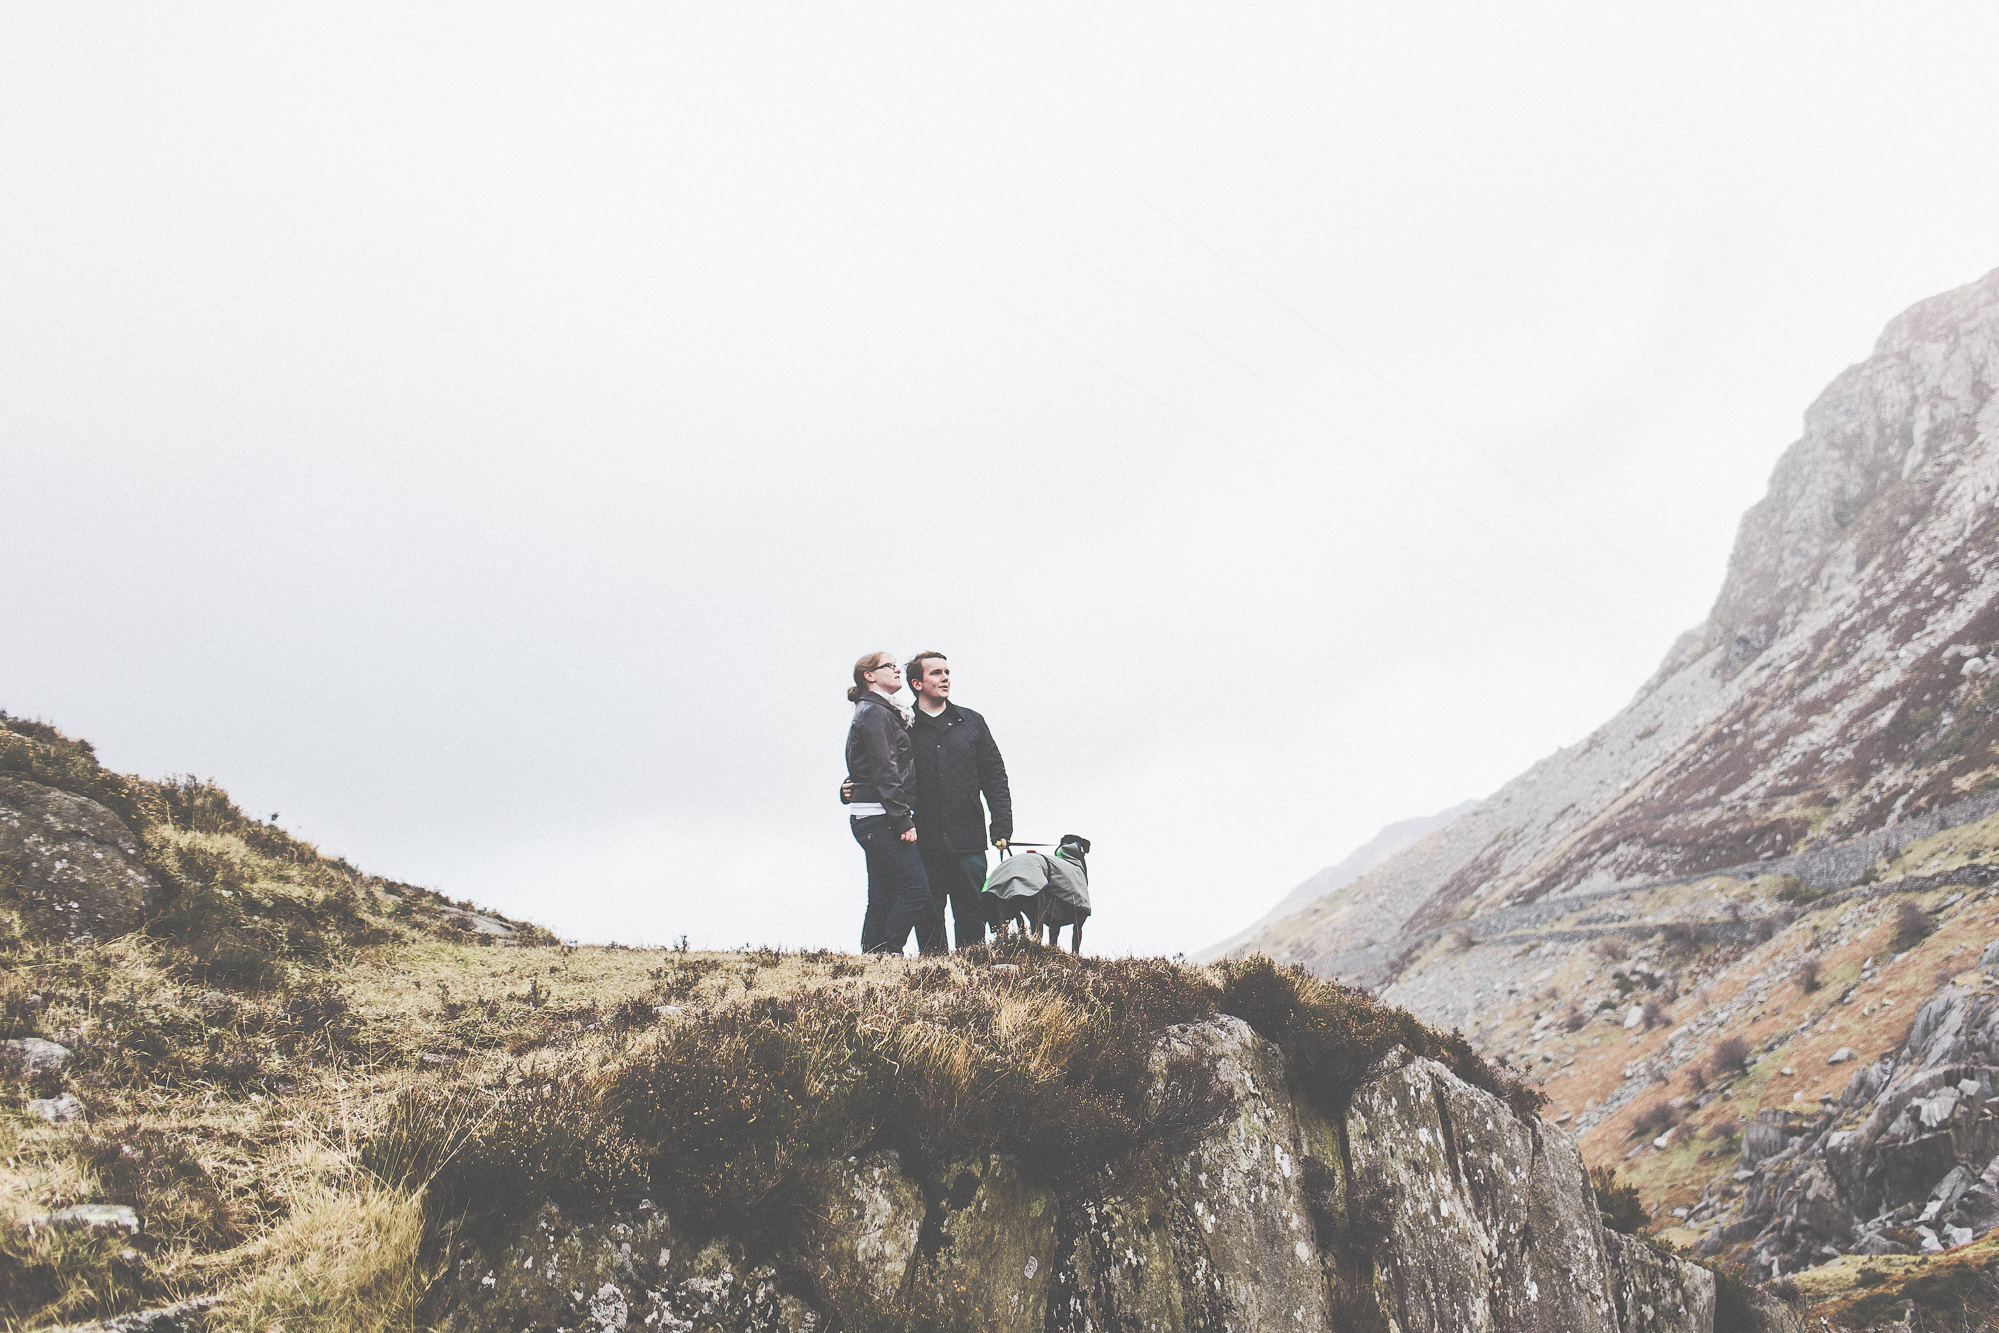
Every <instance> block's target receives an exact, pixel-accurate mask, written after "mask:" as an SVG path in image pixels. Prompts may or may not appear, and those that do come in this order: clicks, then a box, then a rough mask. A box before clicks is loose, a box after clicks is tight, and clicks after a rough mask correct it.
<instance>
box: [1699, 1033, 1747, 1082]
mask: <svg viewBox="0 0 1999 1333" xmlns="http://www.w3.org/2000/svg"><path fill="white" fill-rule="evenodd" d="M1749 1054H1750V1051H1749V1042H1748V1041H1747V1040H1745V1039H1744V1038H1742V1037H1734V1036H1730V1037H1723V1038H1722V1039H1721V1040H1720V1041H1718V1042H1716V1043H1715V1044H1714V1049H1713V1050H1711V1051H1709V1052H1708V1057H1707V1072H1708V1077H1709V1078H1719V1079H1732V1078H1734V1077H1735V1076H1736V1075H1737V1074H1740V1073H1741V1072H1742V1067H1743V1066H1744V1065H1745V1064H1747V1063H1748V1061H1749Z"/></svg>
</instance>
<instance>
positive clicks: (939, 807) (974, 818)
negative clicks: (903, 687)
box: [904, 652, 1013, 953]
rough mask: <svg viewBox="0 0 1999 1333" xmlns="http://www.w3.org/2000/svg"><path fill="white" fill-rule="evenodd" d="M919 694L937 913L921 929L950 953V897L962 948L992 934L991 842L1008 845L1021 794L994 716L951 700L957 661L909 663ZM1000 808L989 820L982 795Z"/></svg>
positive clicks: (927, 851) (919, 824)
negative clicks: (986, 903) (1011, 779)
mask: <svg viewBox="0 0 1999 1333" xmlns="http://www.w3.org/2000/svg"><path fill="white" fill-rule="evenodd" d="M904 675H905V677H906V678H907V679H908V681H909V687H910V689H911V690H913V691H914V692H915V694H916V712H915V714H914V716H913V718H912V720H911V722H910V727H909V742H910V748H911V749H912V750H914V751H915V758H916V798H915V801H914V802H913V808H914V809H915V812H916V850H917V852H918V854H919V855H921V856H922V858H923V869H924V872H925V873H926V874H927V875H928V877H929V879H930V897H931V901H932V902H933V903H935V904H936V909H937V910H936V913H935V914H934V916H933V917H932V918H931V920H930V922H929V923H928V926H927V929H928V930H929V931H930V937H929V938H928V939H925V938H924V936H923V930H924V928H921V927H920V928H919V929H918V931H917V943H918V946H919V947H920V948H922V950H923V951H924V952H925V953H942V952H944V951H945V950H946V949H948V948H949V947H950V946H949V945H948V943H947V942H946V940H945V938H944V904H945V902H946V900H948V901H949V902H950V904H951V916H952V919H953V920H954V921H955V922H956V925H957V938H958V947H959V948H960V949H964V948H968V947H969V946H971V945H974V944H978V943H980V942H982V941H983V940H984V939H985V937H986V918H985V913H984V912H983V911H982V910H980V906H979V890H980V889H982V888H984V887H985V883H986V844H987V842H988V841H990V842H991V844H992V845H993V846H995V847H997V848H999V849H1000V850H1001V851H1002V852H1004V851H1005V850H1006V845H1007V843H1008V842H1009V841H1010V840H1011V839H1012V837H1013V794H1012V792H1011V791H1009V790H1008V789H1007V783H1006V761H1005V760H1004V759H1002V758H1000V752H999V746H997V745H995V744H993V734H992V731H991V730H990V729H988V728H987V726H986V720H985V719H984V718H983V717H981V716H979V715H978V714H977V713H974V712H973V711H972V710H971V709H969V708H961V707H959V706H958V705H957V704H954V703H952V702H951V663H950V662H949V661H947V660H946V659H945V657H944V654H942V653H936V652H926V653H918V654H917V655H916V656H915V657H913V658H911V659H910V661H909V665H908V666H907V667H906V668H905V669H904ZM982 795H983V796H984V797H985V803H986V806H987V807H989V808H990V809H991V811H992V823H991V825H990V826H988V825H987V822H986V817H985V811H983V810H981V809H980V807H979V798H980V796H982Z"/></svg>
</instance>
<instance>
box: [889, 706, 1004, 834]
mask: <svg viewBox="0 0 1999 1333" xmlns="http://www.w3.org/2000/svg"><path fill="white" fill-rule="evenodd" d="M909 741H910V749H912V750H913V751H915V756H916V784H915V785H916V793H915V794H916V800H915V802H914V804H915V807H916V836H917V837H918V838H919V839H921V840H922V841H923V842H926V843H928V844H929V845H931V846H932V847H935V846H936V845H937V843H938V842H940V841H941V842H942V843H943V844H944V845H945V846H946V847H949V848H950V849H951V850H952V851H954V852H983V851H984V850H985V849H986V844H987V842H989V841H990V842H998V841H1001V840H1003V839H1004V840H1006V841H1011V840H1012V839H1013V793H1012V792H1010V791H1008V790H1007V785H1006V761H1005V760H1004V759H1001V758H1000V752H999V746H997V745H994V744H993V734H992V732H991V731H990V730H988V729H987V727H986V720H985V719H984V718H983V717H980V716H979V715H978V714H977V713H974V712H973V711H972V710H971V709H969V708H960V707H958V705H956V704H953V703H947V704H945V705H944V711H943V712H941V713H939V714H937V716H935V717H932V716H931V715H930V714H928V713H926V712H924V711H923V710H922V709H921V708H918V709H917V710H916V716H915V718H914V719H913V720H912V721H911V722H910V725H909ZM981 792H983V793H984V794H985V798H986V804H987V805H988V806H990V807H992V812H993V822H992V827H991V828H990V829H988V828H987V827H986V821H985V815H984V812H983V811H981V810H980V809H979V795H980V793H981ZM854 799H855V800H857V801H858V800H860V799H861V798H860V796H859V795H858V794H856V795H855V797H854Z"/></svg>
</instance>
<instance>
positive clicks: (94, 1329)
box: [50, 1296, 221, 1333]
mask: <svg viewBox="0 0 1999 1333" xmlns="http://www.w3.org/2000/svg"><path fill="white" fill-rule="evenodd" d="M219 1304H221V1298H220V1297H217V1296H197V1297H196V1298H195V1299H193V1300H191V1301H180V1302H178V1303H176V1304H173V1305H163V1306H160V1307H159V1308H157V1309H153V1310H134V1311H133V1312H132V1313H131V1314H121V1315H118V1316H117V1317H116V1318H112V1319H103V1320H98V1321H97V1322H95V1323H89V1324H72V1325H69V1326H68V1327H66V1328H58V1329H52V1330H50V1333H202V1331H203V1330H204V1329H206V1328H207V1327H208V1312H209V1311H210V1310H212V1309H214V1308H215V1307H216V1306H217V1305H219Z"/></svg>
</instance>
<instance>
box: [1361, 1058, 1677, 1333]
mask: <svg viewBox="0 0 1999 1333" xmlns="http://www.w3.org/2000/svg"><path fill="white" fill-rule="evenodd" d="M1347 1138H1348V1143H1349V1145H1350V1150H1351V1153H1352V1158H1353V1176H1354V1181H1355V1185H1354V1187H1353V1188H1354V1189H1355V1190H1361V1189H1374V1190H1377V1191H1379V1192H1380V1193H1381V1194H1382V1195H1383V1196H1384V1197H1385V1200H1386V1205H1387V1214H1388V1226H1387V1234H1386V1236H1385V1237H1384V1238H1383V1239H1382V1240H1381V1242H1380V1243H1379V1244H1378V1245H1377V1246H1376V1248H1375V1253H1374V1260H1373V1266H1374V1273H1375V1276H1374V1283H1373V1285H1374V1292H1375V1296H1376V1300H1377V1303H1378V1305H1379V1308H1380V1310H1381V1312H1382V1314H1383V1315H1385V1316H1386V1317H1387V1318H1388V1319H1389V1320H1391V1321H1392V1322H1393V1326H1394V1327H1397V1328H1399V1329H1402V1330H1404V1331H1405V1333H1457V1331H1459V1330H1462V1331H1463V1333H1485V1331H1486V1330H1490V1331H1491V1333H1516V1331H1518V1333H1528V1331H1529V1330H1545V1331H1546V1333H1557V1331H1558V1330H1559V1331H1560V1333H1599V1331H1600V1333H1613V1330H1622V1329H1625V1328H1627V1327H1630V1328H1642V1329H1645V1330H1648V1331H1650V1330H1667V1329H1671V1330H1686V1333H1705V1329H1706V1328H1708V1327H1710V1326H1711V1324H1712V1309H1713V1301H1714V1278H1713V1276H1712V1275H1711V1274H1709V1273H1708V1272H1707V1271H1706V1270H1705V1269H1702V1268H1699V1267H1698V1266H1696V1265H1694V1264H1690V1263H1687V1262H1686V1261H1685V1260H1682V1259H1678V1258H1675V1257H1673V1256H1670V1255H1665V1254H1660V1253H1658V1252H1656V1251H1652V1250H1651V1249H1650V1248H1649V1247H1644V1248H1645V1253H1644V1254H1642V1255H1640V1254H1638V1253H1637V1252H1636V1251H1633V1250H1631V1248H1630V1246H1629V1245H1627V1244H1626V1242H1625V1241H1624V1240H1623V1239H1622V1238H1619V1239H1614V1240H1613V1239H1609V1238H1608V1237H1607V1234H1606V1231H1605V1228H1604V1226H1603V1223H1602V1219H1601V1218H1600V1217H1599V1215H1598V1213H1597V1209H1596V1199H1595V1195H1594V1193H1593V1192H1592V1190H1591V1188H1590V1183H1589V1176H1588V1172H1587V1171H1586V1170H1585V1169H1584V1166H1583V1160H1582V1155H1581V1153H1580V1152H1579V1151H1578V1150H1577V1148H1576V1146H1575V1143H1574V1142H1573V1141H1572V1140H1570V1139H1569V1138H1568V1136H1567V1135H1565V1134H1562V1133H1560V1132H1559V1131H1557V1130H1555V1129H1553V1128H1552V1127H1550V1126H1548V1125H1547V1124H1545V1123H1543V1122H1542V1121H1539V1120H1522V1119H1520V1118H1519V1117H1517V1116H1515V1115H1514V1114H1513V1113H1512V1111H1511V1110H1510V1109H1509V1108H1508V1107H1507V1106H1506V1104H1505V1103H1503V1102H1501V1101H1499V1100H1498V1099H1497V1098H1495V1097H1492V1096H1490V1095H1488V1094H1486V1093H1483V1092H1480V1091H1479V1090H1477V1089H1476V1088H1472V1087H1469V1086H1468V1085H1466V1084H1464V1083H1463V1082H1461V1081H1459V1080H1458V1079H1457V1078H1456V1077H1455V1076H1454V1075H1452V1074H1451V1073H1450V1071H1449V1070H1447V1069H1445V1068H1444V1067H1443V1066H1442V1065H1439V1064H1436V1063H1434V1062H1433V1061H1429V1060H1422V1059H1416V1058H1412V1057H1409V1056H1407V1055H1406V1054H1404V1055H1401V1056H1399V1057H1397V1058H1395V1059H1392V1060H1391V1061H1390V1062H1389V1064H1388V1066H1387V1068H1386V1069H1385V1070H1384V1072H1383V1073H1382V1074H1381V1075H1379V1076H1378V1077H1376V1078H1375V1079H1374V1080H1373V1081H1371V1082H1370V1083H1368V1084H1367V1085H1365V1086H1364V1087H1362V1088H1361V1089H1360V1091H1359V1092H1357V1093H1356V1094H1355V1095H1354V1099H1353V1106H1352V1109H1351V1111H1350V1112H1349V1114H1348V1117H1347ZM1611 1234H1614V1233H1611ZM1634 1263H1636V1264H1637V1265H1638V1267H1636V1268H1634V1267H1633V1266H1632V1265H1633V1264H1634ZM1626 1309H1628V1310H1629V1312H1630V1313H1629V1315H1628V1318H1629V1319H1631V1320H1635V1321H1636V1322H1635V1323H1632V1324H1629V1325H1627V1323H1626V1319H1627V1315H1626V1314H1625V1313H1623V1311H1625V1310H1626ZM1704 1318H1705V1319H1706V1320H1707V1321H1708V1322H1707V1323H1705V1324H1704V1323H1703V1322H1702V1320H1703V1319H1704Z"/></svg>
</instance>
